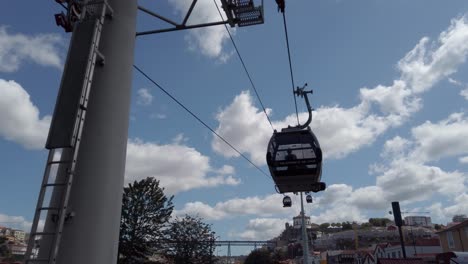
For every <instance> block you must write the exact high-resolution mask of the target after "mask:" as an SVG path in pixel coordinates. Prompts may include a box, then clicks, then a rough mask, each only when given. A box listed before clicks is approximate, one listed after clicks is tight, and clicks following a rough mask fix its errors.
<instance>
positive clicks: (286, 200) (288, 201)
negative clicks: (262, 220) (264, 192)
mask: <svg viewBox="0 0 468 264" xmlns="http://www.w3.org/2000/svg"><path fill="white" fill-rule="evenodd" d="M291 204H292V202H291V197H289V196H284V198H283V207H291Z"/></svg>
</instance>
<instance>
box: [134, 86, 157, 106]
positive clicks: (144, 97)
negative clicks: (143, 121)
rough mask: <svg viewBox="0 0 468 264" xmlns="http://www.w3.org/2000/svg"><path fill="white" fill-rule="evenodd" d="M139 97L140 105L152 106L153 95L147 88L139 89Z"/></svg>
mask: <svg viewBox="0 0 468 264" xmlns="http://www.w3.org/2000/svg"><path fill="white" fill-rule="evenodd" d="M137 96H138V97H137V103H138V104H140V105H150V104H151V103H152V102H153V95H152V94H151V92H150V91H149V89H147V88H141V89H138V91H137Z"/></svg>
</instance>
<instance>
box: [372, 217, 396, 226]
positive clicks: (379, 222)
mask: <svg viewBox="0 0 468 264" xmlns="http://www.w3.org/2000/svg"><path fill="white" fill-rule="evenodd" d="M391 221H392V220H390V219H388V218H369V223H370V224H372V225H373V226H386V225H387V224H388V223H390V222H391Z"/></svg>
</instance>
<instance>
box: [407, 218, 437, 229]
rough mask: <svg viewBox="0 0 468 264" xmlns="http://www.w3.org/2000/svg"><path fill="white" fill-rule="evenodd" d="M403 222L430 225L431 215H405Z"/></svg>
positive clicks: (411, 224)
mask: <svg viewBox="0 0 468 264" xmlns="http://www.w3.org/2000/svg"><path fill="white" fill-rule="evenodd" d="M405 224H406V225H409V226H428V227H430V226H432V221H431V217H429V216H406V217H405Z"/></svg>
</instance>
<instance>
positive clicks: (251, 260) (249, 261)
mask: <svg viewBox="0 0 468 264" xmlns="http://www.w3.org/2000/svg"><path fill="white" fill-rule="evenodd" d="M258 263H262V264H274V262H273V258H272V257H271V254H270V252H269V251H268V250H265V249H256V250H253V251H252V252H250V254H249V255H248V256H247V258H246V259H245V261H244V264H258Z"/></svg>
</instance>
